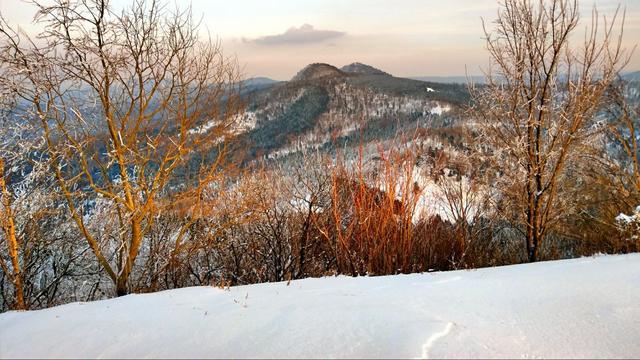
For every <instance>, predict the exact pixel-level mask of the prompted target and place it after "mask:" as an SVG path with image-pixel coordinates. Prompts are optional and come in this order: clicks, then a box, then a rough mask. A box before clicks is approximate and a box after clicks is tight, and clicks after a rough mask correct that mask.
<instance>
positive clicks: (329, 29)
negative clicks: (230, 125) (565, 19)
mask: <svg viewBox="0 0 640 360" xmlns="http://www.w3.org/2000/svg"><path fill="white" fill-rule="evenodd" d="M111 1H112V5H113V6H114V7H116V8H119V7H123V6H125V5H126V4H127V3H128V0H111ZM170 1H171V3H176V4H178V6H186V5H188V2H187V1H181V0H170ZM578 1H579V6H580V9H581V13H582V19H584V21H582V22H581V24H580V25H579V27H578V29H577V30H578V32H581V33H583V32H584V30H585V27H586V26H587V25H588V23H590V20H589V21H587V20H588V19H590V12H591V9H592V7H593V6H594V5H595V6H597V8H598V10H599V11H600V13H601V15H609V16H610V15H612V14H613V12H614V11H615V9H616V7H617V6H618V5H621V6H622V7H623V8H625V9H626V22H625V41H624V45H625V47H626V48H628V49H631V48H633V46H635V45H636V44H637V43H639V42H640V0H578ZM191 4H192V9H193V14H194V16H195V17H197V18H200V19H201V20H202V25H203V26H204V27H205V28H206V30H207V31H208V32H209V33H210V34H211V35H212V36H216V37H218V38H219V39H220V40H221V41H222V44H223V47H224V50H225V53H226V54H227V55H235V56H237V59H238V61H239V63H240V65H241V67H242V69H243V72H244V74H245V76H246V77H254V76H265V77H270V78H273V79H276V80H287V79H289V78H291V77H292V76H294V75H295V74H296V72H297V71H299V70H300V69H301V68H303V67H304V66H305V65H307V64H310V63H314V62H325V63H329V64H333V65H336V66H338V67H340V66H343V65H346V64H349V63H352V62H362V63H365V64H369V65H372V66H375V67H377V68H380V69H382V70H384V71H386V72H389V73H391V74H393V75H396V76H405V77H407V76H460V75H465V73H466V72H467V73H469V74H479V73H481V69H482V68H484V67H486V65H487V64H488V60H489V58H488V54H487V52H486V50H485V48H484V44H485V42H484V40H483V32H482V20H481V19H485V21H487V22H488V23H490V22H491V20H493V19H494V18H495V16H496V13H497V11H498V8H499V1H498V0H455V1H454V0H448V1H442V0H348V1H345V0H272V1H268V0H193V1H191ZM0 12H2V14H3V15H4V16H5V18H7V19H8V20H9V21H11V22H13V23H18V24H20V26H22V27H23V28H25V29H28V28H29V23H30V21H31V18H32V17H33V8H32V7H31V6H30V5H28V4H26V3H24V2H23V1H22V0H0ZM627 70H629V71H634V70H640V49H639V50H637V51H635V53H634V55H633V56H632V58H631V61H630V63H629V65H628V66H627Z"/></svg>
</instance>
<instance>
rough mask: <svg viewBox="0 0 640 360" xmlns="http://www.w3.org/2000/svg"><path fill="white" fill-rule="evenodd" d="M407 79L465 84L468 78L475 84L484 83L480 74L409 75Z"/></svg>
mask: <svg viewBox="0 0 640 360" xmlns="http://www.w3.org/2000/svg"><path fill="white" fill-rule="evenodd" d="M407 79H413V80H419V81H427V82H437V83H443V84H466V83H468V82H469V80H471V81H473V82H474V83H476V84H484V83H485V79H484V76H482V75H473V76H469V77H468V78H467V77H466V76H410V77H407Z"/></svg>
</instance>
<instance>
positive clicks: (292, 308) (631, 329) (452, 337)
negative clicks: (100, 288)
mask: <svg viewBox="0 0 640 360" xmlns="http://www.w3.org/2000/svg"><path fill="white" fill-rule="evenodd" d="M639 334H640V254H633V255H624V256H602V257H597V258H582V259H575V260H567V261H555V262H544V263H537V264H531V265H516V266H507V267H500V268H492V269H481V270H475V271H452V272H442V273H430V274H416V275H400V276H386V277H372V278H348V277H337V278H323V279H307V280H301V281H293V282H291V283H290V284H289V285H287V283H272V284H260V285H252V286H240V287H234V288H231V289H229V290H222V289H217V288H213V287H199V288H186V289H180V290H173V291H165V292H160V293H155V294H145V295H130V296H126V297H122V298H119V299H112V300H105V301H97V302H92V303H75V304H68V305H64V306H59V307H56V308H51V309H47V310H41V311H30V312H9V313H5V314H1V315H0V358H11V357H38V358H40V357H54V358H60V357H83V358H84V357H91V358H93V357H103V358H113V357H152V358H153V357H181V358H184V357H190V358H202V357H407V358H427V357H434V358H441V357H509V358H533V357H616V358H617V357H640V341H638V336H639Z"/></svg>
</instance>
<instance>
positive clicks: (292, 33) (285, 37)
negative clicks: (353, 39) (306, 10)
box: [243, 24, 346, 45]
mask: <svg viewBox="0 0 640 360" xmlns="http://www.w3.org/2000/svg"><path fill="white" fill-rule="evenodd" d="M344 35H346V33H345V32H342V31H334V30H316V29H314V28H313V26H311V25H309V24H304V25H302V26H300V27H298V28H297V27H292V28H289V30H287V31H285V32H284V33H282V34H278V35H269V36H263V37H259V38H256V39H243V40H244V41H245V42H251V43H254V44H259V45H297V44H309V43H318V42H322V41H325V40H329V39H336V38H339V37H342V36H344Z"/></svg>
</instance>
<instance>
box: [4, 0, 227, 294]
mask: <svg viewBox="0 0 640 360" xmlns="http://www.w3.org/2000/svg"><path fill="white" fill-rule="evenodd" d="M34 4H35V5H36V6H37V7H38V13H37V15H36V17H35V22H36V23H37V24H39V25H41V26H42V27H43V28H44V30H43V32H42V33H40V34H39V35H38V36H37V41H35V40H34V41H32V40H31V38H29V37H28V36H27V35H26V34H24V33H23V32H17V31H14V30H13V29H12V28H11V27H10V26H9V25H8V24H7V22H6V21H4V20H3V21H2V22H0V35H2V43H1V45H2V49H1V50H0V66H2V67H3V68H4V69H5V73H6V74H9V75H10V76H7V77H5V78H3V79H2V81H0V87H2V88H4V89H9V90H10V91H13V92H14V93H15V94H16V95H17V96H18V99H19V101H20V102H21V103H22V104H26V105H25V110H24V111H25V112H28V115H31V117H32V118H33V119H34V120H35V121H36V122H37V123H38V124H39V126H40V129H41V130H42V132H43V136H44V139H45V140H46V149H47V153H48V157H49V158H50V161H51V169H52V172H53V174H54V176H55V178H56V181H57V184H58V186H59V188H60V192H61V194H62V195H63V197H64V199H65V200H66V204H67V207H68V210H69V214H70V216H71V217H72V218H73V220H74V222H75V224H76V226H77V228H78V229H79V231H80V233H81V235H82V237H84V238H85V239H86V241H87V243H88V244H89V246H90V248H91V250H92V252H93V254H94V255H95V257H96V259H97V261H98V262H99V264H100V265H101V266H102V268H103V269H104V271H105V272H106V274H107V275H108V276H109V278H110V279H111V280H112V281H113V283H114V284H115V288H116V294H117V295H123V294H126V293H127V292H128V291H129V287H128V281H129V277H130V274H131V272H132V269H133V267H134V264H135V262H136V258H137V257H138V253H139V251H140V249H141V246H142V244H143V242H144V239H145V236H146V235H147V234H148V232H149V231H150V230H151V229H152V228H153V223H154V220H155V219H156V216H157V215H158V214H159V213H161V212H162V211H163V209H165V208H167V207H171V206H172V205H173V204H175V203H176V202H177V201H178V199H179V198H180V196H179V192H180V191H181V190H185V191H188V192H189V193H190V194H192V195H193V194H197V193H199V192H201V191H203V190H204V189H205V188H206V187H207V185H208V184H209V183H210V182H211V181H213V180H214V179H217V178H218V175H219V170H220V162H221V161H222V159H223V155H224V153H225V135H226V134H227V132H228V130H229V129H230V127H231V125H232V123H233V121H234V119H235V114H236V113H237V111H238V109H239V101H238V99H239V98H238V97H237V96H235V94H236V91H235V89H234V85H233V84H236V83H237V77H238V71H237V66H236V63H235V60H233V59H228V58H226V57H224V55H223V53H222V51H221V47H220V44H219V43H217V42H215V41H212V40H211V39H208V40H204V41H202V40H201V36H200V35H201V34H200V33H199V27H198V25H197V24H196V23H194V22H193V21H192V16H191V12H190V10H189V9H188V10H186V11H180V10H176V11H173V12H172V11H169V10H168V9H167V8H166V7H165V6H164V5H163V4H161V3H159V2H157V1H154V0H151V1H146V0H137V1H134V2H133V3H132V4H131V5H130V6H128V7H126V8H125V9H124V10H123V11H122V12H120V13H118V12H116V11H115V10H114V9H113V8H112V7H110V6H109V3H108V1H107V0H79V1H68V0H55V1H52V2H49V1H47V2H44V1H43V2H40V1H34ZM27 105H28V106H27ZM25 117H26V116H25ZM208 154H213V155H208ZM185 173H188V174H195V175H194V176H192V177H191V178H189V177H188V176H185ZM177 177H180V178H181V179H186V180H184V182H186V183H183V181H176V178H177ZM190 179H192V180H193V181H191V180H190ZM96 197H100V198H102V199H103V200H104V201H105V202H106V204H105V206H108V207H110V212H109V214H112V215H113V216H111V217H109V218H106V219H102V221H104V222H105V223H111V224H115V225H114V226H115V227H117V229H118V231H116V232H114V233H113V234H111V235H114V236H113V237H114V238H113V240H110V239H109V238H108V237H107V238H101V237H98V236H97V234H96V232H94V231H93V229H92V227H91V226H89V224H87V222H86V220H87V218H86V216H85V215H87V214H88V213H91V212H92V211H93V207H94V205H95V203H94V200H95V198H96ZM189 198H190V199H197V196H195V197H193V196H190V197H189ZM190 208H191V209H194V207H193V206H190Z"/></svg>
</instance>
